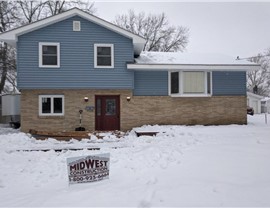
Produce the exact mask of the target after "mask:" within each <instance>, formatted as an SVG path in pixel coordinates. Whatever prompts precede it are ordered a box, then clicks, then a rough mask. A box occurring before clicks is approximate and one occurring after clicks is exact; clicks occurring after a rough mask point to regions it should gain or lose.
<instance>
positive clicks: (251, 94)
mask: <svg viewBox="0 0 270 208" xmlns="http://www.w3.org/2000/svg"><path fill="white" fill-rule="evenodd" d="M247 96H248V97H253V98H257V99H259V100H261V99H263V96H261V95H257V94H254V93H252V92H247Z"/></svg>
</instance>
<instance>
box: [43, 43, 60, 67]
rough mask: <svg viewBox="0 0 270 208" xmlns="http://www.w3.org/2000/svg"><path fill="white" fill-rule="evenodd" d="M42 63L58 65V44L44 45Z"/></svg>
mask: <svg viewBox="0 0 270 208" xmlns="http://www.w3.org/2000/svg"><path fill="white" fill-rule="evenodd" d="M42 65H52V66H54V65H57V46H47V45H43V46H42Z"/></svg>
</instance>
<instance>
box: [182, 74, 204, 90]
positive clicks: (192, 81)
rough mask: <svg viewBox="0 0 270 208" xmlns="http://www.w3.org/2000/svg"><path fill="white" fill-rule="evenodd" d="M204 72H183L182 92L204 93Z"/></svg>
mask: <svg viewBox="0 0 270 208" xmlns="http://www.w3.org/2000/svg"><path fill="white" fill-rule="evenodd" d="M204 74H205V73H204V72H183V82H184V83H183V93H186V94H192V93H196V94H203V93H205V78H204V76H205V75H204Z"/></svg>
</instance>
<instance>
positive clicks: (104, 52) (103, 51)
mask: <svg viewBox="0 0 270 208" xmlns="http://www.w3.org/2000/svg"><path fill="white" fill-rule="evenodd" d="M97 55H98V56H111V47H100V46H99V47H97Z"/></svg>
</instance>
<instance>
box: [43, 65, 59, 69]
mask: <svg viewBox="0 0 270 208" xmlns="http://www.w3.org/2000/svg"><path fill="white" fill-rule="evenodd" d="M39 68H60V66H59V65H57V66H52V65H40V66H39Z"/></svg>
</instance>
